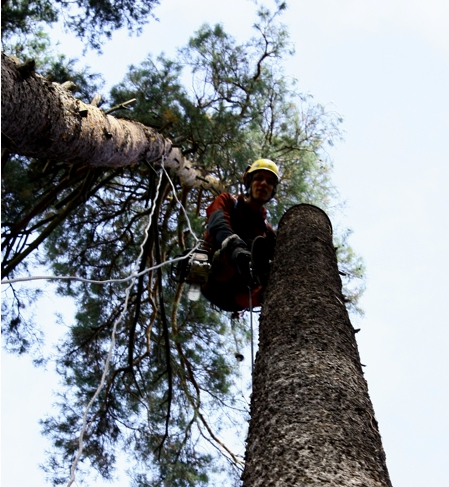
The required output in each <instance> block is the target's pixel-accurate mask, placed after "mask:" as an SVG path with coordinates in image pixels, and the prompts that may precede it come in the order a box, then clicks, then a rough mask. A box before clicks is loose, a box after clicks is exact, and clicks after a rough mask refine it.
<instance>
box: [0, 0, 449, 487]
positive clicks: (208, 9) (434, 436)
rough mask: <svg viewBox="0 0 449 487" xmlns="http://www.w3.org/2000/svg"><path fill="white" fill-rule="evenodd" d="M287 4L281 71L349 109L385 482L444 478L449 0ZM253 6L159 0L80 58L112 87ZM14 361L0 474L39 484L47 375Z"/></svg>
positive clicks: (369, 374) (340, 162)
mask: <svg viewBox="0 0 449 487" xmlns="http://www.w3.org/2000/svg"><path fill="white" fill-rule="evenodd" d="M290 3H291V6H290V7H289V10H288V11H287V13H286V14H285V15H284V16H283V18H282V21H283V22H284V23H285V24H287V25H288V28H289V31H290V34H291V39H292V41H293V42H294V44H295V46H296V54H295V56H294V58H293V59H292V60H291V61H289V62H288V64H287V68H286V70H287V73H288V74H291V75H293V76H294V77H296V78H298V80H299V87H300V88H301V90H302V91H304V92H310V93H312V94H313V95H314V98H315V101H317V102H319V103H322V104H324V105H326V106H329V107H330V108H332V109H333V110H335V111H337V112H338V113H339V114H341V115H342V116H343V117H344V124H343V129H344V130H345V135H344V137H345V141H344V142H343V143H338V144H337V145H336V147H335V149H334V150H332V152H331V156H332V159H333V161H334V177H333V181H334V183H335V184H336V186H337V188H338V189H339V192H340V195H341V198H342V200H345V201H346V203H347V204H346V209H345V211H344V214H343V215H342V216H341V219H342V220H343V223H344V224H345V225H346V226H349V227H350V228H352V229H353V231H354V234H353V235H352V237H351V239H350V243H351V244H352V246H353V247H354V248H355V250H356V251H357V252H358V253H359V254H361V255H362V256H363V258H364V259H365V263H366V266H367V290H366V292H365V296H364V298H363V300H362V303H361V304H362V307H363V308H364V310H365V312H366V315H365V317H364V318H357V319H353V324H354V326H355V327H356V328H361V332H360V333H358V334H357V340H358V345H359V351H360V355H361V360H362V363H364V364H366V367H365V376H366V379H367V381H368V387H369V391H370V396H371V400H372V402H373V406H374V410H375V412H376V418H377V420H378V422H379V428H380V433H381V435H382V439H383V446H384V449H385V452H386V455H387V465H388V468H389V472H390V476H391V479H392V483H393V486H394V487H423V486H432V487H447V486H448V485H449V466H448V465H449V420H448V414H447V411H449V393H448V390H447V374H448V371H449V358H448V357H449V345H448V344H449V331H448V326H447V324H448V321H449V310H448V305H447V300H449V284H448V279H449V277H448V276H449V262H448V261H449V259H448V255H447V247H448V245H447V241H448V239H449V223H448V222H449V218H448V213H449V202H448V196H447V185H448V183H449V149H448V134H449V95H448V87H449V29H448V25H449V2H447V1H438V0H427V1H424V0H414V1H413V0H409V1H406V0H401V1H399V0H391V1H386V0H357V1H355V0H296V1H292V0H291V1H290ZM267 4H268V5H270V4H271V3H270V2H268V3H267ZM254 9H255V7H254V3H252V2H250V1H243V0H228V1H226V2H221V1H218V0H207V1H205V0H203V1H200V0H196V1H192V0H189V1H188V2H186V1H182V0H161V5H160V7H159V8H158V9H157V10H156V12H155V13H156V16H157V17H158V18H159V19H160V22H154V21H153V22H151V23H150V25H149V26H148V27H147V28H146V29H145V31H144V34H143V35H142V36H141V37H139V38H131V39H129V38H127V36H126V34H118V35H115V36H114V39H113V41H112V42H110V43H108V44H106V45H105V47H104V55H103V56H98V55H96V54H92V53H90V54H88V55H87V56H86V60H85V61H86V63H87V64H89V65H90V66H91V67H92V70H93V71H98V72H101V73H103V74H104V77H105V79H106V80H107V81H108V84H109V85H112V84H114V83H117V82H119V81H120V80H121V79H122V78H123V77H124V75H125V74H126V71H127V66H128V65H129V64H131V63H133V64H136V65H138V64H140V62H141V61H142V60H143V59H144V57H145V55H146V54H147V53H148V52H152V53H153V54H154V55H157V54H158V53H159V52H161V51H162V50H164V51H165V52H166V54H168V55H170V54H173V53H174V50H175V48H176V47H181V46H183V45H184V44H185V43H186V42H187V40H188V38H189V36H190V35H191V34H192V32H193V31H194V30H196V29H197V28H198V27H199V26H200V25H201V23H203V22H206V21H207V22H209V23H216V22H223V24H224V26H225V28H226V30H227V31H229V32H231V33H232V34H234V35H235V36H237V37H238V38H239V39H245V38H247V37H248V36H249V35H250V34H251V25H252V24H253V23H254V20H255V15H254ZM55 35H56V34H55ZM81 49H82V46H81V44H80V43H77V42H76V41H74V40H73V39H72V38H69V37H67V36H65V37H64V40H63V41H62V44H61V47H60V51H62V52H65V53H66V54H68V55H76V56H78V57H81V54H80V52H81ZM333 218H334V219H335V218H336V216H334V217H333ZM334 221H335V220H334ZM51 303H52V302H51V300H50V302H49V304H46V305H45V308H46V311H47V315H46V317H45V318H43V319H45V320H46V321H47V320H48V326H50V322H51V321H52V317H51V314H50V308H51V305H52V304H51ZM23 362H26V360H23V359H22V360H17V359H11V358H9V357H8V358H6V359H5V358H4V359H3V375H2V381H3V386H2V394H3V398H2V408H3V415H2V416H3V417H2V426H3V445H2V447H3V448H2V453H3V462H2V463H3V465H2V480H3V485H4V486H5V487H9V486H11V487H12V486H15V485H33V487H43V486H44V485H45V484H44V483H43V480H41V478H42V474H41V473H40V472H39V471H37V470H36V464H37V463H39V462H42V461H43V453H42V450H43V448H44V447H43V445H44V442H43V440H41V439H40V438H39V427H38V425H37V420H38V418H40V417H42V416H43V415H44V414H45V412H46V411H48V410H49V405H50V404H51V402H52V399H51V397H50V394H49V391H51V390H52V389H55V388H56V384H53V383H52V382H51V380H47V379H46V376H45V374H43V373H42V372H41V371H36V370H35V369H32V368H29V367H28V368H27V367H26V365H25V364H23ZM22 371H23V372H22ZM11 425H12V426H13V428H12V429H11V428H10V426H11ZM19 431H20V434H19ZM96 485H99V484H96ZM114 485H120V486H122V485H123V486H125V485H127V482H126V480H125V481H124V482H121V483H120V484H118V483H117V484H114Z"/></svg>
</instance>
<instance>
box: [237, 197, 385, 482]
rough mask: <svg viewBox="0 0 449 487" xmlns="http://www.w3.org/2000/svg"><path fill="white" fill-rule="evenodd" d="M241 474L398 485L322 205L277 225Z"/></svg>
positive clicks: (251, 478)
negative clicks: (391, 471)
mask: <svg viewBox="0 0 449 487" xmlns="http://www.w3.org/2000/svg"><path fill="white" fill-rule="evenodd" d="M242 479H243V485H244V487H255V486H261V487H262V486H263V487H269V486H276V487H287V486H288V487H293V486H295V487H298V486H308V487H309V486H323V487H324V486H326V487H333V486H335V487H337V486H338V487H343V486H345V487H346V486H360V487H362V486H363V487H391V482H390V478H389V475H388V471H387V467H386V463H385V454H384V451H383V448H382V443H381V437H380V435H379V431H378V427H377V422H376V420H375V418H374V411H373V407H372V405H371V401H370V398H369V396H368V389H367V384H366V381H365V379H364V377H363V372H362V368H361V364H360V358H359V354H358V351H357V345H356V341H355V338H354V329H353V327H352V325H351V323H350V321H349V318H348V313H347V311H346V307H345V305H344V297H343V295H342V291H341V280H340V277H339V274H338V268H337V259H336V255H335V249H334V247H333V245H332V227H331V223H330V221H329V219H328V217H327V216H326V214H325V213H324V212H323V211H321V210H320V209H319V208H317V207H315V206H311V205H298V206H295V207H293V208H291V209H290V210H289V211H288V212H287V213H286V214H285V215H284V217H283V218H282V220H281V222H280V225H279V234H278V241H277V248H276V254H275V258H274V263H273V268H272V273H271V278H270V284H269V287H268V289H267V294H266V301H265V305H264V307H263V310H262V314H261V318H260V345H259V352H258V355H257V360H256V364H255V371H254V385H253V395H252V402H251V421H250V427H249V434H248V441H247V450H246V465H245V470H244V472H243V477H242Z"/></svg>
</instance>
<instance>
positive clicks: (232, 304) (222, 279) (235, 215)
mask: <svg viewBox="0 0 449 487" xmlns="http://www.w3.org/2000/svg"><path fill="white" fill-rule="evenodd" d="M206 214H207V218H208V223H207V231H206V235H205V237H204V240H205V242H206V244H205V248H206V249H207V251H208V252H209V256H210V261H211V262H212V269H211V272H210V274H209V281H208V282H207V284H205V285H204V286H203V287H202V292H203V295H204V296H205V297H206V299H208V300H209V301H210V302H212V303H213V304H215V305H216V306H218V307H219V308H221V309H223V310H225V311H241V310H243V309H247V308H248V307H249V289H248V283H247V282H245V281H244V279H243V278H242V276H241V275H240V274H239V273H238V272H237V270H236V269H235V268H234V267H233V266H232V265H231V263H230V262H229V260H228V257H227V255H226V252H219V250H220V249H221V244H222V243H223V241H224V240H225V239H226V238H227V237H230V236H231V235H234V234H237V235H238V236H239V237H240V238H241V239H242V240H243V241H244V242H245V243H246V245H247V246H248V250H251V245H252V242H253V240H254V239H255V238H256V237H258V236H262V237H266V238H267V239H269V240H270V241H271V243H272V248H274V240H275V235H276V234H275V232H274V230H273V228H272V227H271V225H270V224H269V223H268V222H267V221H266V216H267V212H266V209H265V208H262V209H261V210H260V211H254V210H253V209H252V208H251V207H250V206H249V205H248V204H247V203H246V202H245V199H244V196H243V195H240V196H238V197H237V199H236V198H234V197H233V196H231V195H230V194H229V193H222V194H221V195H219V196H217V198H215V200H214V201H213V202H212V204H211V205H210V206H209V207H208V208H207V210H206ZM262 294H263V288H262V286H259V287H257V288H255V289H252V290H251V295H252V303H253V307H257V306H260V305H261V302H262Z"/></svg>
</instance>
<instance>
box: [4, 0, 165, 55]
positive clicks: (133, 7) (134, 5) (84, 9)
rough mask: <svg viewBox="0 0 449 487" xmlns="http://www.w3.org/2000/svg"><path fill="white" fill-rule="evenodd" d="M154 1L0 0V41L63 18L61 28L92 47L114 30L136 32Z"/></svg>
mask: <svg viewBox="0 0 449 487" xmlns="http://www.w3.org/2000/svg"><path fill="white" fill-rule="evenodd" d="M158 4H159V1H158V0H137V1H136V0H120V1H116V0H76V1H71V0H38V1H33V2H32V1H30V0H6V1H5V2H2V40H3V39H8V38H11V37H12V36H14V35H19V36H20V35H24V34H25V35H29V34H30V33H32V32H36V31H39V30H41V28H42V26H43V25H44V24H51V23H54V22H57V21H58V20H61V19H62V21H63V23H64V27H65V28H66V29H67V30H68V31H70V32H73V33H75V34H76V35H77V36H78V37H81V38H83V39H86V40H87V41H88V43H89V45H90V46H91V47H92V48H94V49H98V50H100V49H101V42H102V40H103V39H104V38H105V37H106V38H110V37H111V35H112V32H113V31H114V30H117V29H120V28H123V27H126V28H127V29H128V31H129V32H137V33H139V32H140V30H141V28H142V26H143V25H144V24H146V23H147V22H148V17H150V16H151V15H152V10H153V9H154V7H155V6H156V5H158Z"/></svg>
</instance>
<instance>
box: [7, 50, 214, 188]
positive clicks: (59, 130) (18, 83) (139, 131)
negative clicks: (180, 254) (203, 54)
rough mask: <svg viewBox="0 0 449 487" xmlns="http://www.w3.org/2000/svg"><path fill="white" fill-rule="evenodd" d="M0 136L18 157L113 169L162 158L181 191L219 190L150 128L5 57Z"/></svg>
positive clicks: (210, 177)
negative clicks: (115, 114)
mask: <svg viewBox="0 0 449 487" xmlns="http://www.w3.org/2000/svg"><path fill="white" fill-rule="evenodd" d="M2 136H6V137H7V140H8V145H9V148H10V149H11V150H12V151H13V152H14V153H16V154H20V155H23V156H28V157H35V158H40V159H46V160H51V161H59V162H65V163H69V164H88V165H92V166H110V167H111V166H112V167H114V166H126V165H130V164H139V163H142V162H144V161H146V162H149V163H159V162H160V161H161V160H162V158H164V159H165V161H164V165H165V167H166V168H170V169H173V170H175V171H176V173H177V175H178V176H179V177H180V179H181V183H182V184H183V185H184V186H186V187H195V186H201V187H203V188H204V189H213V190H215V192H218V193H220V192H221V191H222V190H223V189H222V187H221V185H220V183H219V182H218V181H217V180H216V179H215V178H213V177H212V176H210V175H204V174H203V173H202V172H201V171H200V170H198V169H196V168H194V167H193V165H192V163H191V162H189V161H188V160H186V159H185V158H184V157H183V155H182V154H181V152H180V151H179V150H178V149H177V148H174V147H173V146H172V143H171V141H170V140H168V139H166V138H164V137H163V136H162V135H161V134H159V133H157V132H156V131H155V130H154V129H152V128H150V127H146V126H145V125H142V124H141V123H138V122H134V121H130V120H121V119H117V118H115V117H112V116H111V115H105V113H104V112H103V111H102V110H100V109H99V108H97V107H95V106H93V105H89V104H86V103H83V102H82V101H80V100H77V99H76V98H74V97H73V96H72V94H71V93H70V92H68V91H66V90H64V89H63V88H62V87H61V85H59V84H57V83H51V82H50V81H48V80H47V79H45V78H43V77H42V76H39V75H37V74H35V73H33V72H32V71H30V69H29V68H27V66H26V65H19V64H17V63H16V62H15V61H14V60H13V59H11V58H10V57H8V56H6V55H5V54H4V53H2Z"/></svg>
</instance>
